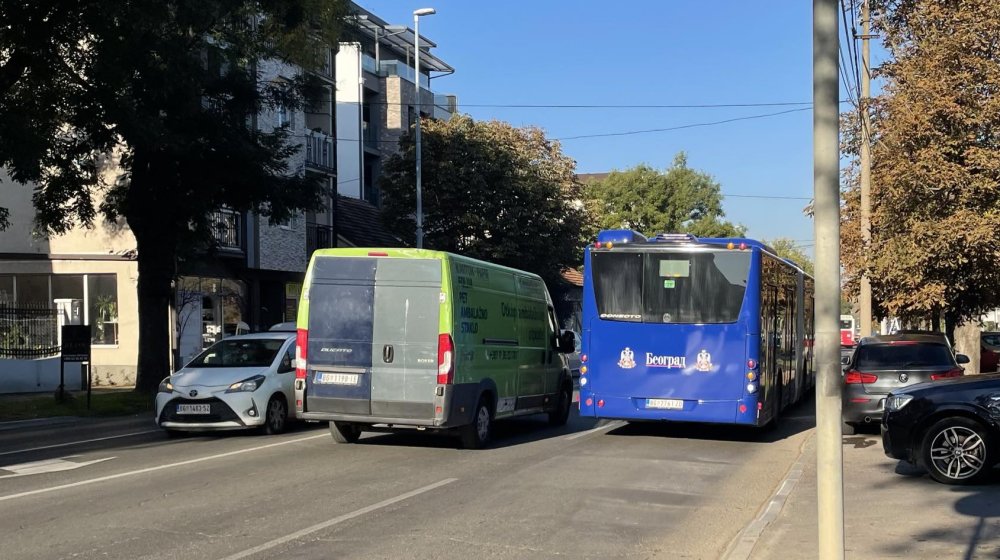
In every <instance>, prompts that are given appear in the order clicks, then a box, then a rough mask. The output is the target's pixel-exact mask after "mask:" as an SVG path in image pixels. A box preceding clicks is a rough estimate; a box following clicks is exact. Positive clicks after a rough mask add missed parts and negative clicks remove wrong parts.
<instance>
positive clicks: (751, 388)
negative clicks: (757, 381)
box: [747, 383, 757, 395]
mask: <svg viewBox="0 0 1000 560" xmlns="http://www.w3.org/2000/svg"><path fill="white" fill-rule="evenodd" d="M756 392H757V386H756V385H754V384H753V383H747V393H750V394H751V395H752V394H754V393H756Z"/></svg>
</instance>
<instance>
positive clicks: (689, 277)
mask: <svg viewBox="0 0 1000 560" xmlns="http://www.w3.org/2000/svg"><path fill="white" fill-rule="evenodd" d="M750 254H751V253H750V252H749V251H722V250H696V251H683V252H682V251H662V250H660V251H646V252H639V251H627V250H625V251H608V252H605V251H595V252H594V253H592V255H591V261H592V262H591V269H592V274H593V280H594V291H595V295H596V298H597V312H598V314H599V316H600V318H601V319H603V320H607V321H631V322H636V323H733V322H736V319H737V318H738V317H739V314H740V308H741V307H742V305H743V295H744V293H745V292H746V284H747V277H748V276H749V271H750Z"/></svg>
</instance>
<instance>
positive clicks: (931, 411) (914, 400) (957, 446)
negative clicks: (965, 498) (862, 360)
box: [882, 374, 1000, 484]
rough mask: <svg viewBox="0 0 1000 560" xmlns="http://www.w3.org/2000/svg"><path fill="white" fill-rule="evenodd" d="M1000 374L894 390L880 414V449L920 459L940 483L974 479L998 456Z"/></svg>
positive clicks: (985, 473)
mask: <svg viewBox="0 0 1000 560" xmlns="http://www.w3.org/2000/svg"><path fill="white" fill-rule="evenodd" d="M998 446H1000V374H993V375H976V376H971V375H970V376H968V377H961V378H957V379H948V380H946V381H941V382H939V383H926V384H921V385H915V386H913V387H908V388H906V389H903V390H900V391H893V392H892V394H891V395H890V396H889V397H888V399H887V400H886V407H885V416H884V418H883V419H882V448H883V449H884V450H885V454H886V455H888V456H889V457H892V458H893V459H899V460H902V461H909V462H911V463H915V464H919V465H921V466H922V467H924V468H925V469H927V471H928V472H929V473H930V475H931V477H933V478H934V480H937V481H938V482H943V483H946V484H976V483H979V482H983V481H984V480H985V479H986V477H988V476H989V475H990V472H991V470H992V467H993V466H994V465H995V464H996V463H997V461H998V460H1000V447H998Z"/></svg>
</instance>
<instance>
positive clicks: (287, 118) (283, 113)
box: [278, 105, 295, 130]
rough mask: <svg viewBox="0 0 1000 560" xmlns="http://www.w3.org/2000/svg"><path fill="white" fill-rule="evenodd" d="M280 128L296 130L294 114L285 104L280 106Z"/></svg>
mask: <svg viewBox="0 0 1000 560" xmlns="http://www.w3.org/2000/svg"><path fill="white" fill-rule="evenodd" d="M278 128H289V129H292V130H295V120H294V115H293V113H292V111H291V110H290V109H289V108H288V107H287V106H285V105H279V106H278Z"/></svg>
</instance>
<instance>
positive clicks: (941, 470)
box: [924, 418, 992, 484]
mask: <svg viewBox="0 0 1000 560" xmlns="http://www.w3.org/2000/svg"><path fill="white" fill-rule="evenodd" d="M925 442H926V443H925V449H924V463H925V465H924V466H925V468H927V470H928V471H929V472H930V474H931V477H933V478H934V479H935V480H937V481H938V482H943V483H946V484H974V483H977V482H980V481H982V479H983V478H984V477H985V475H987V474H989V472H990V467H992V461H991V456H992V449H991V447H992V442H990V441H989V438H988V435H987V432H986V431H985V429H984V428H983V427H982V426H980V425H979V423H977V422H975V421H973V420H970V419H967V418H948V419H945V420H942V421H940V422H938V423H937V424H935V425H934V426H933V427H931V429H930V430H928V432H927V437H926V439H925Z"/></svg>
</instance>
